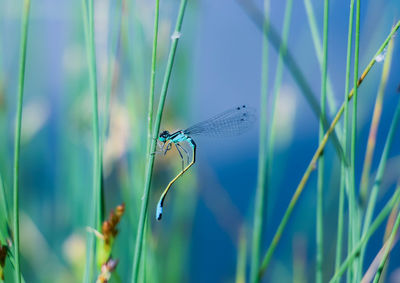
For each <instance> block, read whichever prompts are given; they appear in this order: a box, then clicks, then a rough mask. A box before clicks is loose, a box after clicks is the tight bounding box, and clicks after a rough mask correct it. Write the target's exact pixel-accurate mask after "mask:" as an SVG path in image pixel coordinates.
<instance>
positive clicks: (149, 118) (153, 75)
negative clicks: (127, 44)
mask: <svg viewBox="0 0 400 283" xmlns="http://www.w3.org/2000/svg"><path fill="white" fill-rule="evenodd" d="M159 14H160V0H156V6H155V8H154V31H153V52H152V58H151V75H150V92H149V107H148V115H147V123H148V125H147V127H148V128H147V151H146V154H150V152H149V150H150V144H151V133H152V130H153V128H152V127H153V104H154V88H155V79H156V63H157V42H158V18H159Z"/></svg>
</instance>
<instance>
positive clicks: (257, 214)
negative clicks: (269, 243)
mask: <svg viewBox="0 0 400 283" xmlns="http://www.w3.org/2000/svg"><path fill="white" fill-rule="evenodd" d="M269 6H270V3H269V0H265V1H264V16H265V17H269V9H270V8H269ZM263 29H264V32H266V31H265V30H266V29H268V25H267V24H265V25H264V27H263ZM268 65H269V64H268V41H267V40H266V38H265V37H263V42H262V70H261V114H260V141H259V149H258V172H257V190H256V196H255V205H254V224H253V239H252V250H251V264H250V282H252V283H255V282H257V281H258V277H257V272H258V268H259V265H260V250H261V249H260V245H261V236H262V227H263V219H264V214H265V210H266V206H267V205H268V202H267V200H265V199H266V196H265V195H268V191H267V170H266V167H267V162H268V159H267V150H266V148H267V107H268V97H267V94H268ZM264 202H265V203H266V204H265V205H264ZM236 281H238V280H236Z"/></svg>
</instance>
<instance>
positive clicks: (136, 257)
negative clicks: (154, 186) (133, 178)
mask: <svg viewBox="0 0 400 283" xmlns="http://www.w3.org/2000/svg"><path fill="white" fill-rule="evenodd" d="M186 4H187V0H181V3H180V7H179V13H178V18H177V22H176V26H175V31H174V33H173V35H172V37H171V39H172V42H171V48H170V52H169V55H168V62H167V67H166V70H165V75H164V80H163V85H162V89H161V95H160V101H159V104H158V110H157V115H156V120H155V124H154V128H153V135H152V137H151V146H150V150H149V154H148V161H147V166H146V180H145V185H144V191H143V199H142V206H141V209H140V215H139V225H138V231H137V234H136V244H135V254H134V259H133V267H132V282H133V283H136V282H137V278H138V273H139V266H140V254H141V251H142V242H143V230H144V223H145V219H146V215H147V206H148V201H149V192H150V184H151V176H152V173H153V166H154V154H152V153H153V152H154V151H155V149H156V145H157V135H158V132H159V130H160V124H161V117H162V113H163V109H164V104H165V98H166V96H167V91H168V85H169V80H170V78H171V72H172V67H173V64H174V59H175V54H176V49H177V47H178V41H179V38H180V36H181V29H182V21H183V16H184V14H185V8H186Z"/></svg>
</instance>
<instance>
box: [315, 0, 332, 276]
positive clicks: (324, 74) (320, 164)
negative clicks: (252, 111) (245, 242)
mask: <svg viewBox="0 0 400 283" xmlns="http://www.w3.org/2000/svg"><path fill="white" fill-rule="evenodd" d="M324 3H325V4H324V36H323V44H322V46H323V47H322V48H323V60H322V72H321V114H322V116H323V117H324V116H325V111H326V85H327V74H328V25H329V0H325V1H324ZM323 138H324V125H323V122H322V120H320V124H319V143H321V141H322V139H323ZM324 168H325V166H324V156H323V155H322V156H321V158H320V160H319V162H318V180H317V213H316V214H317V219H316V222H317V225H316V226H317V229H316V230H317V231H316V233H317V234H316V242H317V258H316V274H315V277H316V280H315V281H316V282H317V283H321V282H322V279H323V277H322V276H323V273H322V265H323V254H324V250H323V248H324V247H323V245H324V242H323V230H324V225H323V219H324V217H323V206H324V203H323V189H324Z"/></svg>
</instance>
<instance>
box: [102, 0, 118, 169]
mask: <svg viewBox="0 0 400 283" xmlns="http://www.w3.org/2000/svg"><path fill="white" fill-rule="evenodd" d="M110 3H115V5H116V7H115V8H114V9H115V11H116V12H115V14H114V17H113V18H112V19H118V22H117V23H114V24H115V28H112V29H111V35H110V37H111V39H110V41H111V43H110V55H109V60H108V65H107V82H106V92H105V97H104V115H103V125H102V134H101V146H100V149H101V160H102V162H103V150H104V143H105V140H106V138H107V132H108V127H109V122H110V101H111V94H112V92H113V86H114V79H115V77H116V76H115V69H116V65H117V64H116V62H117V53H118V49H119V45H120V36H121V25H122V0H117V1H115V2H110ZM118 12H119V13H118ZM110 18H111V17H110ZM112 27H113V25H112ZM113 31H115V33H113Z"/></svg>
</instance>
